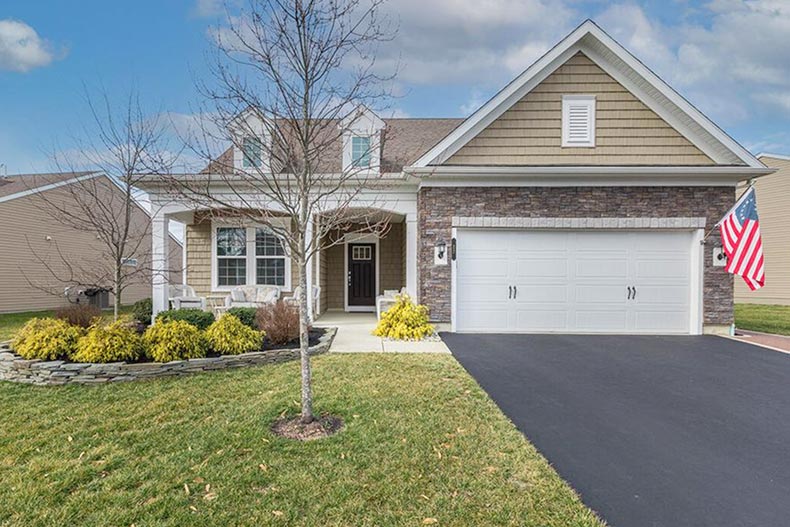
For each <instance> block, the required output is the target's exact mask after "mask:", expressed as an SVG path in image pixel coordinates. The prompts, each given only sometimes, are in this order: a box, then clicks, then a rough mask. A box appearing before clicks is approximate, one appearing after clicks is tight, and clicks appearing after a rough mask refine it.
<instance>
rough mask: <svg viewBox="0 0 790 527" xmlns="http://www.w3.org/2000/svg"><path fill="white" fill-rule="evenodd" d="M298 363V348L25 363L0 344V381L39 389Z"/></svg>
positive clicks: (324, 339)
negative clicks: (153, 358)
mask: <svg viewBox="0 0 790 527" xmlns="http://www.w3.org/2000/svg"><path fill="white" fill-rule="evenodd" d="M336 333H337V329H336V328H327V330H326V331H325V332H324V334H323V335H322V336H321V338H320V340H319V342H318V344H316V345H315V346H312V347H311V348H310V354H311V355H318V354H320V353H325V352H327V351H329V347H330V346H331V345H332V339H334V337H335V334H336ZM297 359H299V349H298V348H296V349H275V350H266V351H253V352H250V353H241V354H239V355H222V356H220V357H205V358H202V359H189V360H176V361H172V362H164V363H160V362H144V363H134V364H128V363H126V362H110V363H107V364H92V363H81V362H64V361H62V360H54V361H42V360H26V359H23V358H22V357H20V356H19V355H17V354H15V353H13V352H12V351H11V349H10V347H9V345H8V343H5V344H0V381H11V382H18V383H23V384H35V385H40V386H58V385H62V384H105V383H110V382H125V381H138V380H143V379H155V378H158V377H173V376H182V375H188V374H190V373H199V372H204V371H214V370H224V369H228V368H244V367H249V366H260V365H263V364H276V363H278V362H286V361H291V360H297Z"/></svg>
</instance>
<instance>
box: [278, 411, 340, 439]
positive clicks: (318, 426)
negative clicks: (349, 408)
mask: <svg viewBox="0 0 790 527" xmlns="http://www.w3.org/2000/svg"><path fill="white" fill-rule="evenodd" d="M342 428H343V419H341V418H340V417H338V416H336V415H328V414H327V415H322V416H320V417H316V418H315V420H314V421H313V422H312V423H308V424H304V423H302V418H301V417H300V416H298V415H297V416H291V417H283V418H280V419H278V420H276V421H275V422H274V423H272V428H271V430H272V433H274V434H276V435H278V436H280V437H285V438H287V439H296V440H297V441H313V440H315V439H322V438H324V437H329V436H331V435H333V434H335V433H337V432H339V431H340V430H341V429H342Z"/></svg>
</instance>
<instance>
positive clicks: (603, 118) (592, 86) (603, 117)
mask: <svg viewBox="0 0 790 527" xmlns="http://www.w3.org/2000/svg"><path fill="white" fill-rule="evenodd" d="M563 95H594V96H595V99H596V120H595V128H596V134H595V135H596V139H595V147H592V148H584V147H565V148H563V147H562V146H561V142H562V96H563ZM445 164H446V165H711V164H714V162H713V160H711V159H710V158H709V157H708V156H706V155H705V154H704V153H703V152H702V151H701V150H699V149H698V148H697V147H696V146H694V145H693V144H692V143H691V142H690V141H689V140H688V139H686V138H685V137H683V136H682V135H681V134H680V133H678V132H677V131H676V130H675V129H673V128H672V127H671V126H669V124H667V123H666V121H664V120H663V119H661V118H660V117H659V116H658V115H657V114H656V113H655V112H653V111H652V110H650V109H649V108H648V107H647V106H646V105H645V104H644V103H642V102H641V101H640V100H639V99H637V98H636V97H635V96H634V95H632V94H631V93H630V92H629V91H628V90H626V89H625V88H624V87H623V86H622V85H621V84H620V83H618V82H617V81H616V80H614V79H613V78H612V77H610V76H609V75H608V74H606V73H605V72H604V71H603V70H602V69H601V68H600V67H598V66H597V65H596V64H595V63H593V62H592V61H591V60H590V59H589V58H587V56H585V55H584V54H583V53H581V52H580V53H578V54H576V55H575V56H573V57H571V58H570V59H569V60H568V61H567V62H566V63H565V64H563V65H562V66H560V67H559V68H558V69H557V70H556V71H555V72H554V73H552V74H551V75H549V76H548V77H547V78H546V79H545V80H544V81H543V82H541V83H540V84H538V85H537V86H536V87H535V89H534V90H532V91H531V92H530V93H528V94H527V95H525V96H524V97H523V98H522V99H521V100H520V101H518V102H517V103H516V104H514V105H513V106H512V107H511V108H510V109H508V110H507V111H506V112H505V113H503V114H502V115H501V116H500V117H499V118H498V119H496V120H495V121H494V122H493V123H491V124H490V125H489V126H488V127H487V128H486V129H484V130H483V131H482V132H480V134H478V135H477V136H476V137H475V138H473V139H472V140H471V141H470V142H469V143H467V144H466V145H465V146H464V147H462V148H461V149H460V150H459V151H458V152H456V153H455V154H454V155H453V156H451V157H450V159H448V160H447V162H446V163H445Z"/></svg>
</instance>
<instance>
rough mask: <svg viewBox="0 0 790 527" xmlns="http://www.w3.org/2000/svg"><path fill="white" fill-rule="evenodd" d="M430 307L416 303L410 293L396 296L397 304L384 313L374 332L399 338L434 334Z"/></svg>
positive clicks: (415, 338)
mask: <svg viewBox="0 0 790 527" xmlns="http://www.w3.org/2000/svg"><path fill="white" fill-rule="evenodd" d="M433 331H434V330H433V326H432V325H431V324H429V323H428V308H427V307H425V306H423V305H416V304H415V303H414V302H412V301H411V298H410V297H409V295H406V294H402V295H396V296H395V305H393V306H392V307H391V308H389V309H388V310H387V311H385V312H384V313H382V315H381V320H380V321H379V323H378V325H377V326H376V329H375V330H373V334H374V335H376V336H379V337H387V338H391V339H397V340H422V339H424V338H425V337H427V336H430V335H432V334H433Z"/></svg>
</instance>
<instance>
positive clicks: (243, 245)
mask: <svg viewBox="0 0 790 527" xmlns="http://www.w3.org/2000/svg"><path fill="white" fill-rule="evenodd" d="M246 283H247V233H246V229H244V228H243V227H220V228H218V229H217V285H219V286H236V285H245V284H246Z"/></svg>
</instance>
